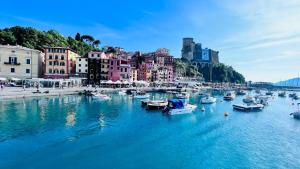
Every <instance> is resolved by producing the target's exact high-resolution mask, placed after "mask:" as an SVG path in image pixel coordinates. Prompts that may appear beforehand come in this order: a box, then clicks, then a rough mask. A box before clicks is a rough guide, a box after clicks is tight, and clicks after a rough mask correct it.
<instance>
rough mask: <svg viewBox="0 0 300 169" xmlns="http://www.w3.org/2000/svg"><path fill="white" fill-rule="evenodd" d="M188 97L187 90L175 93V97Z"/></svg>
mask: <svg viewBox="0 0 300 169" xmlns="http://www.w3.org/2000/svg"><path fill="white" fill-rule="evenodd" d="M189 97H190V95H189V93H187V92H181V93H177V94H176V95H175V98H176V99H188V98H189Z"/></svg>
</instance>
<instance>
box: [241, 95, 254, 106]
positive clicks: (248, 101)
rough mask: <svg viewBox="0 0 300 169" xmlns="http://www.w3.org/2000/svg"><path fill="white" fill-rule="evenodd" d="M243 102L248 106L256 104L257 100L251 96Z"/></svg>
mask: <svg viewBox="0 0 300 169" xmlns="http://www.w3.org/2000/svg"><path fill="white" fill-rule="evenodd" d="M243 102H244V103H246V104H249V103H255V98H253V97H251V96H247V97H245V98H244V99H243Z"/></svg>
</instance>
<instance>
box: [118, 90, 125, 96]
mask: <svg viewBox="0 0 300 169" xmlns="http://www.w3.org/2000/svg"><path fill="white" fill-rule="evenodd" d="M118 94H119V95H120V96H124V95H126V94H127V93H126V91H119V92H118Z"/></svg>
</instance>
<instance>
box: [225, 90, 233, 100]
mask: <svg viewBox="0 0 300 169" xmlns="http://www.w3.org/2000/svg"><path fill="white" fill-rule="evenodd" d="M234 98H235V93H234V92H233V91H230V92H227V93H226V94H225V95H224V97H223V99H224V100H233V99H234Z"/></svg>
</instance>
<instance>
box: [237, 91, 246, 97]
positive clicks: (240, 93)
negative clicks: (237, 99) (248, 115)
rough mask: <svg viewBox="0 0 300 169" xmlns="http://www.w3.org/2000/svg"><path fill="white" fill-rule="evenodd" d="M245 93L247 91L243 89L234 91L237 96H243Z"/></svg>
mask: <svg viewBox="0 0 300 169" xmlns="http://www.w3.org/2000/svg"><path fill="white" fill-rule="evenodd" d="M246 94H247V92H246V91H245V90H238V91H237V92H236V95H238V96H243V95H246Z"/></svg>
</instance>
